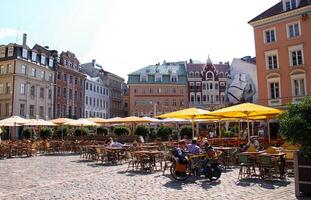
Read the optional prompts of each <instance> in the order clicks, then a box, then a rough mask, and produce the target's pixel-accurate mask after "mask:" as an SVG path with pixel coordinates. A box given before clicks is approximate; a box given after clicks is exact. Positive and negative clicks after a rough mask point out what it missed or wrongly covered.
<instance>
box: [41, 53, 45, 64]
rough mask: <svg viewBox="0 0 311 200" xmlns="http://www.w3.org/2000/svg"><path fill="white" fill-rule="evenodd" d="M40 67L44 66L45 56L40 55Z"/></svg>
mask: <svg viewBox="0 0 311 200" xmlns="http://www.w3.org/2000/svg"><path fill="white" fill-rule="evenodd" d="M41 65H45V56H44V55H41Z"/></svg>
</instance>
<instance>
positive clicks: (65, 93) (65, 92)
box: [63, 88, 67, 97]
mask: <svg viewBox="0 0 311 200" xmlns="http://www.w3.org/2000/svg"><path fill="white" fill-rule="evenodd" d="M63 95H64V97H67V89H66V88H64V90H63Z"/></svg>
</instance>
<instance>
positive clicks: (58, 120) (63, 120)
mask: <svg viewBox="0 0 311 200" xmlns="http://www.w3.org/2000/svg"><path fill="white" fill-rule="evenodd" d="M71 121H74V119H69V118H57V119H52V120H49V122H52V123H53V124H58V125H62V124H65V123H68V122H71Z"/></svg>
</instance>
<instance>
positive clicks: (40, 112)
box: [39, 106, 44, 119]
mask: <svg viewBox="0 0 311 200" xmlns="http://www.w3.org/2000/svg"><path fill="white" fill-rule="evenodd" d="M43 113H44V108H43V106H40V107H39V116H40V118H41V119H42V118H44V114H43Z"/></svg>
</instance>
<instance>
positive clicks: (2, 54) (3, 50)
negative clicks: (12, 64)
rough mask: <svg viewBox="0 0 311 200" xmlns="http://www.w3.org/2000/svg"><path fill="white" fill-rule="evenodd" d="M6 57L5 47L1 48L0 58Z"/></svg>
mask: <svg viewBox="0 0 311 200" xmlns="http://www.w3.org/2000/svg"><path fill="white" fill-rule="evenodd" d="M4 57H5V47H1V48H0V58H4Z"/></svg>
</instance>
